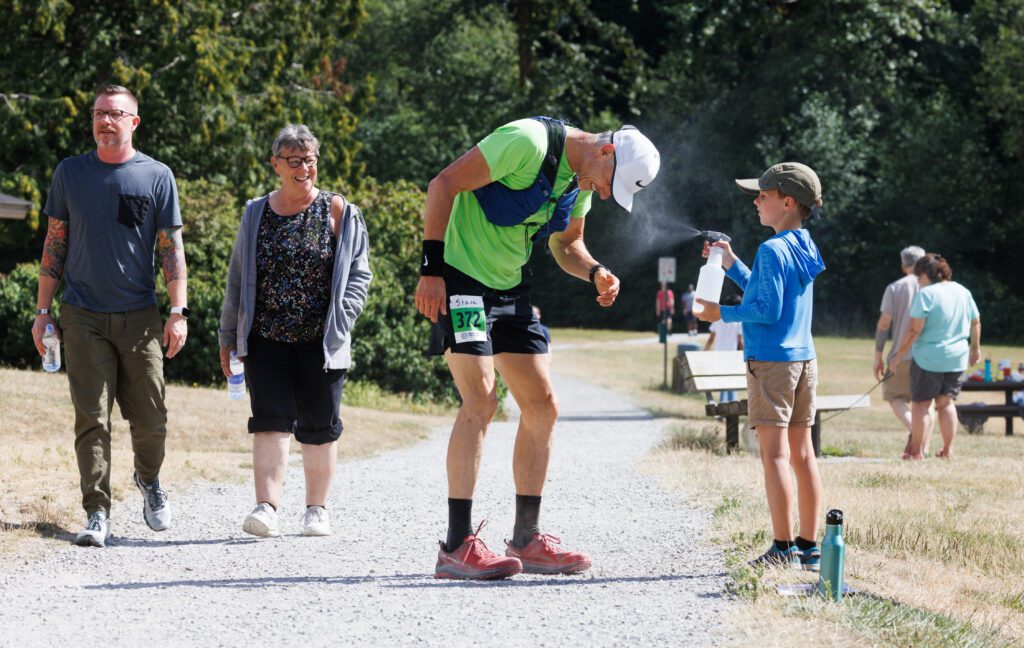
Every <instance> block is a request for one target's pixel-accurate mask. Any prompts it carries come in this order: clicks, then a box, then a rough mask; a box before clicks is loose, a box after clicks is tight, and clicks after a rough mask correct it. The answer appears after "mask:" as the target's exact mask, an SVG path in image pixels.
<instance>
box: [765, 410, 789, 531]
mask: <svg viewBox="0 0 1024 648" xmlns="http://www.w3.org/2000/svg"><path fill="white" fill-rule="evenodd" d="M757 437H758V442H759V443H760V446H761V465H762V466H763V467H764V490H765V494H766V495H767V497H768V510H769V511H770V512H771V515H772V533H773V534H774V539H775V540H790V541H792V540H793V482H792V480H791V479H790V477H789V440H788V438H787V434H786V428H784V427H780V426H778V425H758V426H757Z"/></svg>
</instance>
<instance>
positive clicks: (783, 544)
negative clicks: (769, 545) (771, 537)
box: [775, 540, 793, 551]
mask: <svg viewBox="0 0 1024 648" xmlns="http://www.w3.org/2000/svg"><path fill="white" fill-rule="evenodd" d="M792 545H793V543H792V542H790V541H789V540H776V541H775V548H776V549H778V550H779V551H786V550H787V549H789V548H790V547H791V546H792Z"/></svg>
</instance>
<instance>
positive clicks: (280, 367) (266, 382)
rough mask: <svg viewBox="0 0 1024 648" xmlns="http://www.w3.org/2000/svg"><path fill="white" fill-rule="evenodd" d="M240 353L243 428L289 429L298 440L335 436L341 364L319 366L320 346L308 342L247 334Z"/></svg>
mask: <svg viewBox="0 0 1024 648" xmlns="http://www.w3.org/2000/svg"><path fill="white" fill-rule="evenodd" d="M248 346H249V355H247V356H246V357H245V383H246V385H248V387H249V404H250V407H251V408H252V417H250V418H249V432H250V433H256V432H290V433H293V434H294V435H295V440H296V441H298V442H299V443H306V444H310V445H323V444H325V443H331V442H332V441H337V440H338V439H339V438H341V431H342V429H343V426H342V423H341V415H340V414H339V411H338V409H339V407H340V405H341V393H342V390H343V389H344V386H345V371H346V370H345V369H324V348H323V343H322V342H321V341H320V340H314V341H312V342H276V341H274V340H268V339H266V338H263V337H260V336H258V335H250V336H249V340H248Z"/></svg>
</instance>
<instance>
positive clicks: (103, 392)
mask: <svg viewBox="0 0 1024 648" xmlns="http://www.w3.org/2000/svg"><path fill="white" fill-rule="evenodd" d="M60 325H61V328H62V329H63V334H64V360H65V363H66V365H67V374H68V383H69V385H70V386H71V402H72V403H73V404H74V406H75V453H76V454H77V455H78V473H79V477H80V478H81V486H82V506H83V508H85V511H86V513H92V512H94V511H98V510H101V509H102V510H103V511H105V512H106V513H107V514H108V515H109V514H110V412H111V410H112V408H113V404H114V400H115V399H116V400H117V404H118V406H119V407H120V408H121V416H123V417H124V418H125V420H127V421H128V425H129V427H130V429H131V437H132V449H133V451H134V454H135V470H136V471H137V472H138V473H139V476H140V477H141V478H142V480H143V481H145V482H152V481H153V480H154V479H156V478H157V476H158V475H159V474H160V466H161V465H162V464H163V461H164V440H165V439H166V437H167V409H166V408H165V407H164V362H163V350H162V349H161V346H160V341H161V338H162V335H163V327H162V323H161V320H160V313H159V311H158V310H157V308H156V306H150V307H148V308H143V309H140V310H136V311H130V312H127V313H97V312H95V311H91V310H87V309H85V308H79V307H77V306H71V305H68V304H65V305H63V306H62V308H61V317H60Z"/></svg>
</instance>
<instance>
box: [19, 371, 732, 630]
mask: <svg viewBox="0 0 1024 648" xmlns="http://www.w3.org/2000/svg"><path fill="white" fill-rule="evenodd" d="M556 389H557V390H558V392H559V396H560V400H561V403H562V418H561V420H560V422H559V425H558V428H557V430H556V435H555V448H554V456H553V460H552V463H551V468H550V471H549V484H548V486H547V488H546V490H545V500H544V506H543V509H542V516H541V526H542V528H543V529H544V530H545V531H547V532H550V533H554V534H555V535H558V536H561V537H562V539H563V542H564V543H565V544H566V545H567V546H569V547H572V548H580V549H584V550H586V551H589V552H590V553H591V554H592V556H593V558H594V566H593V568H592V569H591V570H590V571H589V572H585V573H584V574H580V575H576V576H554V577H552V576H527V575H520V576H516V577H515V578H513V579H510V580H507V581H500V582H493V583H479V582H465V581H438V580H434V579H433V578H431V577H430V576H431V574H432V573H433V567H434V560H435V558H436V552H437V539H439V538H442V537H443V536H444V532H445V523H446V505H445V502H446V500H445V479H444V453H445V447H446V443H447V433H448V431H447V430H437V431H436V432H435V434H434V435H433V436H432V438H431V439H430V440H428V441H425V442H423V443H419V444H417V445H415V446H414V447H411V448H407V449H404V450H400V451H396V452H391V453H388V454H386V455H383V456H380V457H376V458H373V459H368V460H362V461H355V462H348V463H344V464H341V465H340V466H339V470H338V475H337V477H336V480H335V484H334V489H333V494H332V500H331V513H332V522H333V525H334V532H335V535H334V536H331V537H328V538H304V537H302V536H299V535H297V533H298V530H299V525H298V518H299V515H300V513H301V507H302V504H303V500H302V474H301V469H300V468H299V467H297V466H295V465H293V466H292V468H291V469H290V470H289V474H288V482H287V484H286V486H285V490H286V493H285V501H284V503H283V505H282V515H283V521H284V532H285V534H286V535H285V536H284V537H282V538H279V539H271V540H255V539H252V538H251V537H250V536H247V535H245V534H244V533H242V531H241V521H242V518H243V517H244V516H245V514H246V513H248V511H249V510H250V508H251V506H252V502H251V498H252V494H251V489H250V486H248V485H243V486H224V485H214V484H204V485H200V486H197V487H196V488H195V489H194V490H192V491H190V492H188V493H175V492H173V491H172V492H171V493H170V496H171V503H172V505H173V507H174V508H173V511H174V514H175V523H174V526H173V528H172V529H171V530H169V531H166V532H164V533H160V534H157V533H153V532H151V531H150V530H149V529H148V528H146V527H145V525H144V524H143V522H142V521H141V511H140V509H141V497H140V498H139V501H136V500H135V498H130V499H129V501H128V503H127V504H125V505H115V508H114V511H113V521H114V534H115V538H114V539H113V541H112V543H111V545H110V546H109V547H108V548H106V549H102V550H100V549H83V548H77V547H73V546H69V547H68V548H66V549H61V550H59V551H57V552H55V553H54V554H52V555H49V556H47V557H46V558H43V559H40V560H36V561H33V562H30V563H26V564H25V565H24V566H21V567H18V568H16V569H15V570H13V571H11V572H8V573H5V574H2V575H0V645H2V646H43V645H45V646H61V645H74V644H78V645H89V644H93V643H96V644H98V645H107V644H113V645H143V644H145V645H147V646H149V647H153V646H164V645H204V646H205V645H220V646H238V645H243V642H250V641H255V642H258V644H265V645H274V644H283V645H297V644H307V645H308V644H310V643H312V644H313V645H326V644H334V645H338V644H342V645H351V644H358V645H367V644H370V645H381V644H397V645H431V646H434V645H444V646H453V645H455V646H462V645H471V644H483V645H517V646H540V645H551V646H567V645H674V646H675V645H708V644H715V643H723V642H725V641H727V637H726V636H725V635H724V629H723V628H722V627H721V626H720V625H719V619H720V618H721V616H722V615H723V613H725V612H727V611H728V608H729V607H730V606H731V605H732V603H731V601H730V600H729V599H728V598H727V597H725V596H724V595H723V594H722V592H723V589H724V585H725V580H726V579H725V575H724V570H723V568H722V564H721V555H720V554H719V553H718V552H716V551H714V550H712V549H711V548H705V547H701V546H699V545H697V544H696V543H697V542H699V539H700V537H701V535H702V533H703V529H704V527H705V525H706V524H707V522H708V518H707V515H706V514H704V513H700V512H697V511H694V510H692V509H689V508H687V507H686V506H685V505H684V504H683V503H682V502H681V500H680V498H679V497H678V496H677V495H674V494H671V493H668V492H666V491H663V490H661V489H660V488H658V487H657V485H656V484H655V483H654V482H653V480H651V479H649V478H647V477H644V476H642V475H640V474H638V473H637V472H636V470H635V468H634V464H635V462H636V461H637V460H638V459H640V458H641V457H642V456H643V455H644V454H645V453H647V452H648V451H649V450H650V448H651V447H652V446H654V445H655V444H657V443H658V442H659V440H660V439H661V431H660V427H661V426H660V424H659V423H658V422H657V421H655V420H653V419H651V418H650V417H649V416H648V415H647V414H646V413H645V412H643V411H641V410H638V409H636V408H634V407H633V406H631V405H630V404H629V403H628V402H626V401H625V400H623V399H622V398H620V397H619V396H617V395H616V394H613V393H611V392H608V391H606V390H603V389H599V388H596V387H592V386H589V385H586V384H584V383H580V382H577V381H573V380H570V379H567V378H561V377H557V376H556ZM514 434H515V422H509V423H500V424H495V425H493V426H492V428H491V432H490V433H489V435H488V439H487V444H486V452H485V455H484V460H483V465H482V467H481V473H480V483H479V486H478V489H477V494H476V499H475V503H474V516H475V517H476V518H478V519H479V518H480V517H487V518H489V519H490V525H489V526H488V527H486V528H485V529H484V531H483V532H482V534H481V535H482V537H483V538H484V539H485V541H486V542H487V543H488V544H489V545H490V547H491V548H492V549H495V550H497V549H498V547H502V548H504V543H503V542H502V539H503V538H505V537H508V536H509V535H510V534H511V529H512V522H513V516H514V499H513V494H514V490H513V486H512V476H511V454H512V440H513V436H514Z"/></svg>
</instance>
